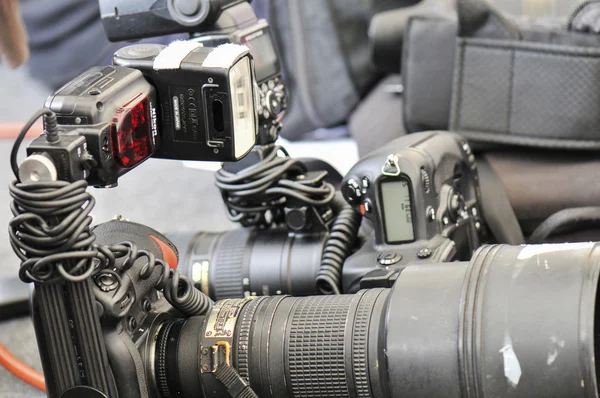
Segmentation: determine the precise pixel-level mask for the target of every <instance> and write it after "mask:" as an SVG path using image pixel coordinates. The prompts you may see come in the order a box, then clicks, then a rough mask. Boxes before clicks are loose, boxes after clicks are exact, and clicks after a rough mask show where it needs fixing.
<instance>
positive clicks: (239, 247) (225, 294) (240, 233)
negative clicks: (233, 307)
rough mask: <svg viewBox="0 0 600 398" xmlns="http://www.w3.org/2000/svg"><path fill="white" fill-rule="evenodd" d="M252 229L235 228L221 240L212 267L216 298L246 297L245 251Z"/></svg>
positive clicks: (211, 287)
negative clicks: (243, 282)
mask: <svg viewBox="0 0 600 398" xmlns="http://www.w3.org/2000/svg"><path fill="white" fill-rule="evenodd" d="M250 233H251V231H250V230H248V229H239V230H234V231H231V232H229V233H226V234H224V235H223V237H222V238H221V241H220V242H219V249H218V250H217V252H216V253H215V259H214V261H213V264H211V265H210V267H211V281H210V282H211V286H210V290H211V291H213V292H215V294H214V297H215V299H216V300H221V299H227V298H242V297H244V286H243V284H242V281H243V278H244V251H245V250H246V246H247V242H248V238H249V236H250Z"/></svg>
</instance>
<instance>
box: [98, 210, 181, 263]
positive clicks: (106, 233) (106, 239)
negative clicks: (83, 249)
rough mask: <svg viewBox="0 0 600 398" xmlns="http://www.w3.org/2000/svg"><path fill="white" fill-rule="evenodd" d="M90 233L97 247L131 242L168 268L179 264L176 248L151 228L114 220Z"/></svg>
mask: <svg viewBox="0 0 600 398" xmlns="http://www.w3.org/2000/svg"><path fill="white" fill-rule="evenodd" d="M92 231H93V233H94V235H96V244H97V245H102V246H111V245H115V244H118V243H122V242H131V243H133V244H134V245H136V246H137V247H138V248H139V249H143V250H147V251H148V252H150V253H152V254H153V255H154V256H155V257H156V258H159V259H161V260H164V261H165V262H167V263H168V264H169V267H170V268H177V263H178V262H179V252H178V251H177V248H176V247H175V245H174V244H173V243H172V242H171V241H170V240H169V239H168V238H167V237H165V236H164V235H163V234H161V233H160V232H158V231H157V230H155V229H153V228H150V227H148V226H146V225H142V224H138V223H135V222H131V221H125V220H122V219H116V220H111V221H108V222H105V223H102V224H100V225H97V226H96V227H94V229H93V230H92Z"/></svg>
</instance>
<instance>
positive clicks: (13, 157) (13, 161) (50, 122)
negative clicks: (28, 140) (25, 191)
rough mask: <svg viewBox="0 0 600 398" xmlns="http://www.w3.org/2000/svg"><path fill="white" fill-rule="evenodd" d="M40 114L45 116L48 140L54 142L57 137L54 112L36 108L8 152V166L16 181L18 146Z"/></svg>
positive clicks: (19, 146) (17, 176)
mask: <svg viewBox="0 0 600 398" xmlns="http://www.w3.org/2000/svg"><path fill="white" fill-rule="evenodd" d="M42 116H46V118H45V121H46V129H45V130H46V134H47V135H48V141H49V142H55V141H56V137H57V122H56V114H55V113H54V112H52V111H51V110H50V109H47V108H42V109H40V110H38V111H37V112H36V113H34V114H33V116H32V117H31V118H30V119H29V120H28V121H27V123H25V125H24V126H23V128H22V129H21V131H20V132H19V135H17V138H16V139H15V143H14V145H13V147H12V151H11V152H10V167H11V168H12V171H13V174H14V175H15V178H16V179H17V181H19V165H18V164H17V155H18V153H19V148H21V144H22V143H23V140H24V139H25V136H26V135H27V132H28V131H29V129H31V126H33V124H34V123H35V122H36V121H37V120H38V119H39V118H40V117H42Z"/></svg>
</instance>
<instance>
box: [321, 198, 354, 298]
mask: <svg viewBox="0 0 600 398" xmlns="http://www.w3.org/2000/svg"><path fill="white" fill-rule="evenodd" d="M337 202H338V203H340V204H339V206H340V207H341V210H339V212H338V215H337V217H336V219H335V220H334V221H333V225H332V227H331V231H330V233H329V236H328V237H327V240H326V242H325V245H324V248H323V256H322V257H321V267H320V269H319V272H318V274H317V288H318V289H319V291H320V292H321V293H323V294H340V293H341V288H340V287H341V284H342V267H343V265H344V262H345V261H346V259H347V258H348V256H349V255H350V254H351V253H352V251H353V250H354V245H355V242H356V237H357V235H358V229H359V228H360V222H361V217H360V215H359V214H358V213H357V212H356V211H354V209H353V208H352V207H351V206H350V205H349V204H347V203H346V202H344V201H343V199H342V200H340V201H337Z"/></svg>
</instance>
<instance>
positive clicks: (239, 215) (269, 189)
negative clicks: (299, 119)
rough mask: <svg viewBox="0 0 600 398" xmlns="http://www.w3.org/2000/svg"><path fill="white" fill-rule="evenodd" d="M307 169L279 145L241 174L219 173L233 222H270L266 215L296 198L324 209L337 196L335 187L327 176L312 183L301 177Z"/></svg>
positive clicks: (240, 172) (219, 182) (246, 223)
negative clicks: (267, 220) (325, 179)
mask: <svg viewBox="0 0 600 398" xmlns="http://www.w3.org/2000/svg"><path fill="white" fill-rule="evenodd" d="M304 173H306V166H305V165H304V163H302V161H301V160H299V159H292V158H290V157H289V155H288V154H287V152H286V151H285V150H284V149H283V148H282V147H279V146H273V148H271V151H270V152H269V153H268V155H266V156H265V158H264V159H262V160H261V161H259V162H258V163H256V164H254V165H252V166H250V167H247V168H245V169H243V170H241V171H239V172H237V173H233V172H229V171H226V170H223V169H221V170H219V171H217V173H216V185H217V187H218V188H219V189H220V190H221V194H222V196H223V200H224V202H225V205H226V206H227V210H228V213H229V217H230V219H232V220H233V221H237V222H241V223H242V224H243V225H245V226H250V225H258V224H260V223H263V224H269V222H266V221H265V219H266V217H265V216H266V213H267V212H269V211H271V212H277V210H278V209H281V208H282V207H283V206H285V204H286V203H287V202H288V201H289V200H290V199H293V200H294V201H296V202H298V203H299V204H301V205H302V204H304V205H308V206H324V205H327V204H329V203H330V202H331V200H332V199H333V197H334V196H335V188H334V187H333V185H331V184H329V183H327V182H325V181H324V178H325V176H326V174H325V173H324V174H323V175H322V176H320V177H319V178H317V179H316V180H314V181H311V182H310V183H307V182H304V181H303V180H302V179H300V178H299V177H300V176H301V175H303V174H304Z"/></svg>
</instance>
